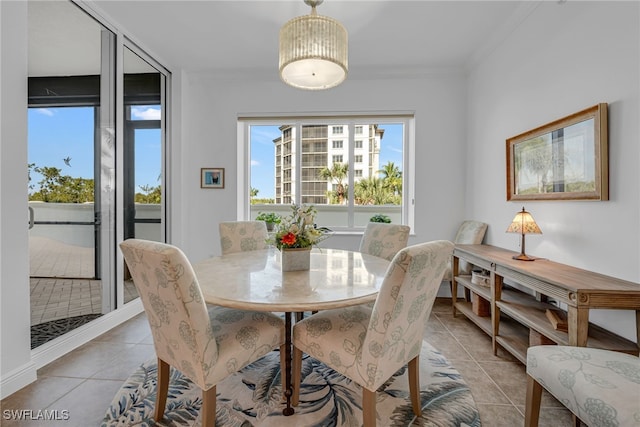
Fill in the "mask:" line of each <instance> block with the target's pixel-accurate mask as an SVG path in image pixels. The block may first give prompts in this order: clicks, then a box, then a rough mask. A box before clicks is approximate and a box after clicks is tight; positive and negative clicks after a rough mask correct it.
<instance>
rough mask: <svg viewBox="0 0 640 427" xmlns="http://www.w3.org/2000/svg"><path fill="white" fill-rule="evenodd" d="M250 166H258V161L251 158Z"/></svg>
mask: <svg viewBox="0 0 640 427" xmlns="http://www.w3.org/2000/svg"><path fill="white" fill-rule="evenodd" d="M251 166H252V167H253V166H260V162H259V161H257V160H251Z"/></svg>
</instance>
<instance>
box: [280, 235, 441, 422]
mask: <svg viewBox="0 0 640 427" xmlns="http://www.w3.org/2000/svg"><path fill="white" fill-rule="evenodd" d="M453 247H454V245H453V243H451V242H449V241H446V240H437V241H433V242H429V243H422V244H418V245H413V246H409V247H407V248H404V249H402V250H400V252H398V253H397V254H396V256H395V257H394V258H393V260H392V261H391V264H389V268H388V270H387V273H386V276H385V278H384V281H383V282H382V285H381V287H380V292H379V293H378V297H377V298H376V302H375V304H374V305H373V307H371V306H369V305H367V304H362V305H358V306H354V307H348V308H340V309H332V310H324V311H321V312H319V313H317V314H314V315H312V316H310V317H307V318H306V319H304V320H301V321H300V322H297V323H296V324H295V325H294V327H293V338H292V341H293V345H294V351H293V374H292V380H293V396H292V403H293V405H294V406H295V405H298V402H299V400H300V382H301V380H302V378H301V374H302V354H303V352H304V353H307V354H308V355H309V356H311V357H313V358H315V359H317V360H319V361H321V362H323V363H325V364H326V365H327V366H329V367H330V368H332V369H334V370H335V371H336V372H338V373H340V374H342V375H344V376H345V377H347V378H349V379H351V380H353V381H355V382H356V383H357V384H360V385H361V386H362V394H363V396H362V397H363V404H362V414H363V421H364V426H365V427H369V426H374V425H375V424H376V408H375V406H376V391H377V390H378V388H380V386H381V385H383V384H384V383H385V382H386V381H387V380H388V379H389V378H390V377H391V376H392V375H393V374H394V373H395V372H397V371H398V369H400V368H401V367H403V366H404V365H407V364H408V366H409V371H408V374H409V391H410V395H411V405H412V408H413V412H414V413H415V415H416V416H420V414H421V412H422V408H421V404H420V390H419V389H420V381H419V368H420V363H419V356H420V349H421V348H422V339H423V335H424V330H425V327H426V324H427V321H428V319H429V315H430V314H431V308H432V307H433V302H434V301H435V298H436V294H437V293H438V288H439V286H440V282H441V281H442V275H443V274H444V271H445V268H446V266H447V261H448V260H449V258H450V257H451V256H452V254H453Z"/></svg>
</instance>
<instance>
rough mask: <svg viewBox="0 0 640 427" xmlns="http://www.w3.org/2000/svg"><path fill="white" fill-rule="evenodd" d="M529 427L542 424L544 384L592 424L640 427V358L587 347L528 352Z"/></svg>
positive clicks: (549, 347)
mask: <svg viewBox="0 0 640 427" xmlns="http://www.w3.org/2000/svg"><path fill="white" fill-rule="evenodd" d="M527 374H528V383H527V407H526V410H525V426H526V427H530V426H537V425H538V416H539V414H540V398H541V395H542V388H543V387H544V388H545V389H546V390H547V391H548V392H549V393H551V394H552V395H553V396H554V397H555V398H556V399H558V400H559V401H560V403H562V404H563V405H564V406H566V407H567V409H569V410H570V411H571V412H573V414H574V415H575V416H576V417H577V418H579V419H580V420H581V421H583V422H584V423H586V424H588V425H589V426H592V427H593V426H620V427H623V426H640V358H638V357H635V356H631V355H629V354H624V353H619V352H615V351H609V350H600V349H595V348H586V347H570V346H559V345H543V346H535V347H530V348H529V349H528V351H527Z"/></svg>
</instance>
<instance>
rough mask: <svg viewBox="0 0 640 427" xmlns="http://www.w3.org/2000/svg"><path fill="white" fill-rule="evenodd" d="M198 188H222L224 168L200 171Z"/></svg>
mask: <svg viewBox="0 0 640 427" xmlns="http://www.w3.org/2000/svg"><path fill="white" fill-rule="evenodd" d="M200 188H224V168H202V169H200Z"/></svg>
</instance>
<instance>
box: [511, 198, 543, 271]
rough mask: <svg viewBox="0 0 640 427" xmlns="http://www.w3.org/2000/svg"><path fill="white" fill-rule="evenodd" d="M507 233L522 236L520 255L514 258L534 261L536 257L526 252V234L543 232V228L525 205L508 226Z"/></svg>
mask: <svg viewBox="0 0 640 427" xmlns="http://www.w3.org/2000/svg"><path fill="white" fill-rule="evenodd" d="M507 233H520V235H521V236H522V238H521V242H520V255H514V256H513V259H517V260H519V261H533V260H534V259H535V258H532V257H530V256H528V255H526V254H525V253H524V235H525V234H542V230H540V227H538V224H536V222H535V221H534V219H533V217H532V216H531V214H530V213H529V212H527V211H525V210H524V206H523V207H522V211H520V212H518V213H517V214H516V216H515V218H513V221H512V222H511V225H510V226H509V228H507Z"/></svg>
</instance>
